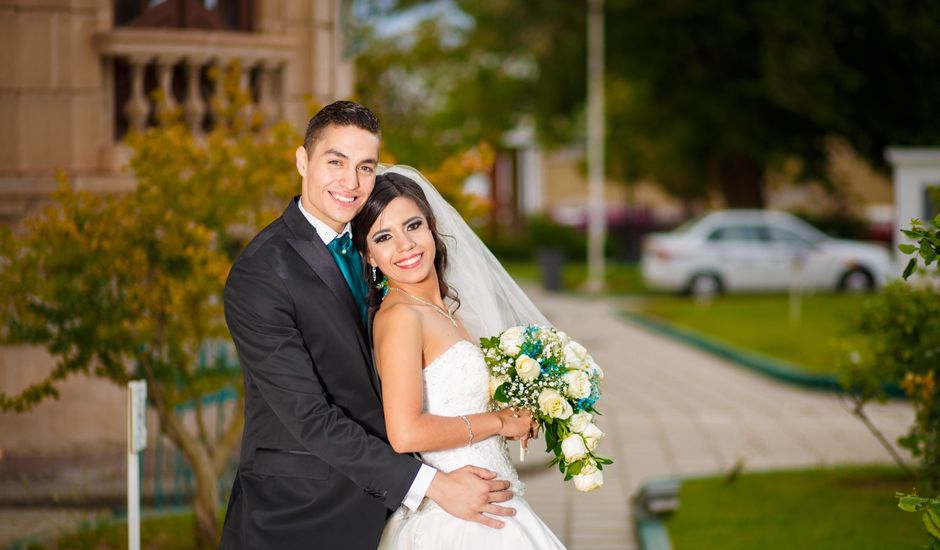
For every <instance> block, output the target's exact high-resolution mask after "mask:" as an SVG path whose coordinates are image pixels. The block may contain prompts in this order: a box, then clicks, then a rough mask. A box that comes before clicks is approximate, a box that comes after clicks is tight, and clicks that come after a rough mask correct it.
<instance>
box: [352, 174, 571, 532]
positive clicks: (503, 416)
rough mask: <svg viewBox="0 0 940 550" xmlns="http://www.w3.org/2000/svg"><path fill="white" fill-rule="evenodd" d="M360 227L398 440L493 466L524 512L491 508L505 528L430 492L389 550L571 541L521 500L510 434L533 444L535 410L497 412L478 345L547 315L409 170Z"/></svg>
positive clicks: (388, 181) (443, 462)
mask: <svg viewBox="0 0 940 550" xmlns="http://www.w3.org/2000/svg"><path fill="white" fill-rule="evenodd" d="M418 182H420V184H419V183H418ZM352 225H353V231H354V234H353V240H354V242H355V244H356V247H357V248H358V249H359V250H360V252H361V253H362V257H363V258H364V259H365V260H366V261H367V262H368V265H369V271H370V277H369V278H370V281H371V284H370V287H372V288H371V289H370V303H372V304H377V303H379V301H381V302H380V305H379V306H378V311H377V312H376V313H375V318H374V322H373V331H372V335H373V345H374V351H375V365H376V369H377V370H378V373H379V377H380V378H381V382H382V399H383V406H384V409H385V423H386V426H387V429H388V437H389V441H390V442H391V444H392V446H393V447H394V448H395V450H396V451H398V452H402V453H420V455H421V458H422V460H423V461H424V462H425V463H427V464H429V465H430V466H433V467H434V468H436V469H438V470H440V471H444V472H449V471H452V470H456V469H457V468H460V467H462V466H464V465H468V464H470V465H474V466H478V467H481V468H486V469H489V470H491V471H493V472H495V473H496V474H497V476H496V477H497V478H498V479H503V480H506V481H509V483H510V490H511V491H512V492H513V493H514V494H515V496H514V497H513V499H512V500H510V501H509V502H508V503H507V505H508V506H509V507H511V508H513V509H515V514H513V515H511V516H506V517H504V518H502V520H503V521H500V520H497V519H494V518H490V525H493V526H497V527H502V528H501V529H492V528H490V527H487V526H485V525H482V524H480V523H475V522H469V521H464V520H461V519H458V518H456V517H454V516H451V515H449V514H448V513H446V512H445V511H443V510H442V509H440V508H439V507H437V506H436V505H435V504H434V503H433V502H432V501H431V500H430V499H425V501H424V503H423V504H422V505H421V507H420V508H419V509H418V510H417V511H416V512H410V511H408V510H407V509H405V508H404V507H403V508H400V509H399V510H398V511H397V512H395V513H394V514H393V515H392V517H391V518H390V519H389V521H388V523H387V524H386V527H385V531H384V533H383V535H382V540H381V542H380V544H379V548H383V549H402V550H404V549H412V548H455V549H460V548H468V549H469V548H506V549H512V550H521V549H524V548H533V549H534V548H538V549H552V548H564V546H563V545H562V544H561V542H560V541H559V540H558V538H557V537H555V535H554V534H553V533H552V532H551V531H550V530H549V529H548V527H547V526H546V525H545V524H544V523H543V522H542V521H541V520H540V519H539V518H538V516H536V515H535V513H534V512H533V511H532V508H531V507H529V505H528V503H526V501H525V500H524V499H523V498H522V494H523V486H522V484H521V483H520V481H519V477H518V475H517V474H516V471H515V469H514V468H513V466H512V463H511V462H510V460H509V456H508V452H507V449H506V439H520V440H521V441H522V444H523V445H525V444H526V442H527V440H528V438H529V437H530V436H531V435H533V432H532V431H531V430H532V429H533V427H534V425H533V420H532V417H531V415H530V413H529V412H528V411H514V410H512V409H503V410H500V411H498V412H491V411H490V410H489V403H490V389H489V374H488V371H487V368H486V364H485V362H484V360H483V355H482V353H481V351H480V349H479V348H478V347H477V345H476V343H475V342H477V341H478V338H480V337H481V336H493V335H495V334H497V333H498V332H500V331H502V330H505V329H506V328H509V327H510V326H513V325H516V324H522V323H537V324H545V325H547V324H548V323H547V321H545V319H544V317H542V315H541V314H540V313H539V312H538V310H537V309H536V308H535V307H534V306H533V305H532V303H531V302H530V301H529V300H528V298H526V297H525V295H524V294H523V293H522V292H521V291H520V290H519V289H518V287H517V286H516V285H515V283H513V282H512V280H511V279H510V278H509V277H508V276H507V275H506V274H505V271H504V270H503V269H502V268H501V267H500V266H499V264H498V262H497V261H496V260H495V258H493V256H492V254H490V253H489V251H488V250H487V249H486V247H485V246H483V244H482V243H481V242H479V239H478V238H477V237H476V236H475V235H474V234H473V232H472V230H470V229H469V227H467V226H466V224H465V223H464V222H463V220H462V219H461V218H460V216H459V214H457V213H456V211H454V210H453V208H451V207H450V205H448V204H447V203H446V201H444V200H443V198H441V197H440V194H439V193H438V192H437V191H436V190H435V189H434V188H433V186H431V184H430V183H428V182H427V180H425V179H424V178H423V177H422V176H421V175H420V174H419V173H418V172H416V171H414V170H412V169H410V168H407V167H401V166H396V167H393V168H391V169H390V170H388V171H386V172H385V173H383V174H381V175H379V176H378V177H377V178H376V181H375V188H374V189H373V191H372V194H371V196H370V197H369V199H368V201H367V202H366V203H365V205H364V206H363V208H362V210H361V211H360V213H359V214H358V215H357V216H356V218H355V219H354V220H353V224H352ZM445 239H449V241H448V242H447V243H446V244H445ZM449 261H450V262H451V263H450V264H449ZM380 280H382V281H384V283H383V284H381V285H377V284H376V283H377V282H378V281H380ZM378 287H382V288H381V289H380V288H378ZM383 296H384V299H383ZM458 311H459V312H458Z"/></svg>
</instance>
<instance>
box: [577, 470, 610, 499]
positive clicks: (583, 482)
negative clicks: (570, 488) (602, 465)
mask: <svg viewBox="0 0 940 550" xmlns="http://www.w3.org/2000/svg"><path fill="white" fill-rule="evenodd" d="M585 470H587V465H585V466H584V469H582V470H581V473H580V474H578V475H576V476H574V478H573V479H574V486H575V488H576V489H577V490H579V491H581V492H584V493H587V492H590V491H593V490H594V489H597V488H599V487H602V486H603V485H604V474H602V473H601V472H600V470H598V469H597V468H594V471H593V472H591V473H589V474H586V473H584V472H585Z"/></svg>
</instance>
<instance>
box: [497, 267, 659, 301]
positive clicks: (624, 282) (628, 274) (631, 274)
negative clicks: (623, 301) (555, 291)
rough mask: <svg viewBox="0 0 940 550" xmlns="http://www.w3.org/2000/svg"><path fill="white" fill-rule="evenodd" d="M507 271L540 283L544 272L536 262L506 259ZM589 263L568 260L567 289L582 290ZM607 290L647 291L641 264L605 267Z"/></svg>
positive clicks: (564, 274)
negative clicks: (641, 274)
mask: <svg viewBox="0 0 940 550" xmlns="http://www.w3.org/2000/svg"><path fill="white" fill-rule="evenodd" d="M502 264H503V267H505V268H506V271H508V272H509V274H510V275H511V276H512V277H513V278H514V279H516V280H517V281H526V282H530V283H540V282H541V281H542V273H541V271H540V269H539V266H538V264H537V263H535V262H525V261H513V260H509V261H504V262H502ZM587 271H588V270H587V264H585V263H584V262H566V263H565V265H564V268H563V269H562V286H563V287H564V289H565V290H570V291H577V290H580V289H581V288H582V287H583V286H584V283H585V282H586V281H587ZM604 285H605V291H606V292H609V293H611V294H642V293H645V292H647V288H646V285H644V284H643V279H642V277H641V276H640V266H639V265H638V264H636V263H622V262H611V261H608V262H607V263H606V266H605V269H604Z"/></svg>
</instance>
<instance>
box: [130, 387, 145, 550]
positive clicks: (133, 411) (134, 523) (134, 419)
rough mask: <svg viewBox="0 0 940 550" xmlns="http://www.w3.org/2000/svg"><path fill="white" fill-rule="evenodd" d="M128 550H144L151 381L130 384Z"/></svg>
mask: <svg viewBox="0 0 940 550" xmlns="http://www.w3.org/2000/svg"><path fill="white" fill-rule="evenodd" d="M127 390H128V391H127V548H128V549H129V550H140V451H142V450H143V449H144V447H146V446H147V421H146V419H147V382H145V381H143V380H132V381H130V382H128V383H127Z"/></svg>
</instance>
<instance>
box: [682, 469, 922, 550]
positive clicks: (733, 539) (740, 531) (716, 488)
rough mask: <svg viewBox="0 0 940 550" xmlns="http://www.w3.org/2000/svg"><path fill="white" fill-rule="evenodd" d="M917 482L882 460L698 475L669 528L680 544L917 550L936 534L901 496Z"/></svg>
mask: <svg viewBox="0 0 940 550" xmlns="http://www.w3.org/2000/svg"><path fill="white" fill-rule="evenodd" d="M912 488H913V482H912V481H911V480H910V479H908V478H905V477H904V476H902V475H901V474H900V473H899V472H898V471H897V470H891V469H887V468H877V467H871V468H851V469H849V468H841V469H831V470H808V471H801V472H778V473H769V474H744V475H742V476H741V477H739V478H738V479H736V480H735V481H734V482H732V483H730V484H729V483H726V482H725V480H724V479H722V478H708V479H700V480H691V481H686V482H683V484H682V488H681V490H680V502H679V510H678V512H676V514H675V515H673V516H672V517H671V518H670V519H669V520H668V521H667V528H668V530H669V536H670V538H671V539H672V543H673V548H675V549H676V550H753V549H755V548H759V549H761V550H794V549H800V550H816V549H819V550H823V549H825V550H829V549H832V548H851V549H852V550H886V549H891V550H914V549H919V548H922V547H923V546H924V545H925V544H927V543H929V536H928V535H927V532H926V530H925V529H924V526H923V524H922V523H921V518H920V517H919V514H916V515H915V514H910V513H905V512H902V511H901V510H899V509H898V508H897V501H896V500H895V499H894V493H895V491H904V492H910V491H911V489H912Z"/></svg>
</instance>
